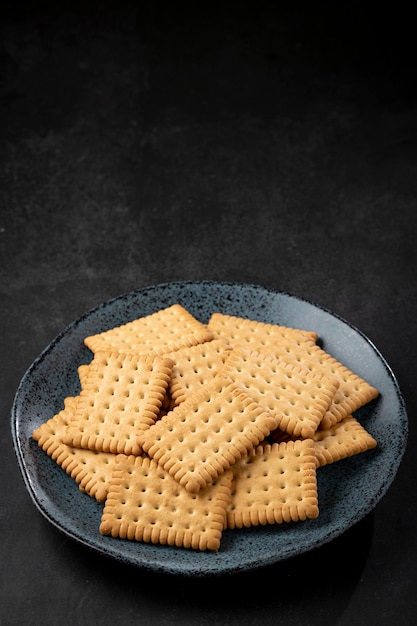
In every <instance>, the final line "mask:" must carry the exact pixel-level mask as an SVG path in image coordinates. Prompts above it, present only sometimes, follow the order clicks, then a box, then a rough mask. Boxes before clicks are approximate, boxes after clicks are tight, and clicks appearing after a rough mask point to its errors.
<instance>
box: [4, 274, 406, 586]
mask: <svg viewBox="0 0 417 626" xmlns="http://www.w3.org/2000/svg"><path fill="white" fill-rule="evenodd" d="M176 302H178V303H180V304H182V305H183V306H184V307H185V308H187V309H188V310H189V311H190V313H192V314H193V315H194V316H195V317H196V318H197V319H199V320H201V321H202V322H207V321H208V320H209V318H210V316H211V314H212V313H213V312H215V311H220V312H222V313H227V314H231V315H237V316H240V317H247V318H251V319H256V320H260V321H263V322H267V323H277V324H282V325H286V326H293V327H298V328H304V329H307V330H315V331H316V332H318V334H319V336H320V340H321V344H322V346H323V348H324V349H325V350H326V351H327V352H329V353H330V354H332V355H333V356H334V357H335V358H337V359H338V360H340V361H341V362H342V363H344V364H345V365H346V366H347V367H349V368H350V369H352V370H353V371H355V372H356V373H357V374H359V375H360V376H362V377H363V378H365V379H366V380H367V381H368V382H370V383H371V384H372V385H374V386H375V387H377V388H378V389H379V391H380V396H379V398H378V399H376V400H374V401H372V402H371V403H370V404H369V405H367V406H365V407H363V408H362V409H360V411H358V412H357V417H358V418H359V419H360V421H361V423H362V424H363V425H364V426H365V428H366V429H367V430H369V432H370V433H371V434H372V435H373V436H374V437H375V438H376V440H377V441H378V447H377V448H376V449H374V450H372V451H369V452H366V453H364V454H359V455H356V456H354V457H351V458H349V459H345V460H343V461H339V462H337V463H334V464H332V465H328V466H325V467H322V468H319V469H318V472H317V473H318V476H317V479H318V492H319V506H320V515H319V517H318V518H317V519H316V520H309V521H305V522H298V523H290V524H280V525H270V526H263V527H253V528H250V529H242V530H227V531H225V532H224V533H223V536H222V541H221V547H220V550H219V551H218V552H217V553H208V552H198V551H191V550H187V549H180V548H174V547H169V546H162V545H151V544H144V543H140V542H134V541H128V540H120V539H113V538H110V537H104V536H102V535H101V534H100V532H99V530H98V528H99V523H100V517H101V512H102V508H103V505H102V504H99V503H98V502H96V501H95V500H94V499H93V498H91V497H89V496H87V495H86V494H83V493H81V492H80V490H79V489H78V486H77V485H76V483H75V482H74V481H73V480H72V479H71V478H70V477H69V476H68V475H67V474H66V473H65V472H64V471H63V470H62V469H61V468H60V467H59V466H58V465H57V464H56V463H55V462H54V461H52V460H51V459H50V458H49V457H48V456H47V455H46V454H45V453H44V452H43V451H42V450H41V449H40V448H39V447H38V445H37V444H36V443H35V442H34V441H33V440H32V439H31V433H32V432H33V430H34V429H35V428H36V427H38V426H39V425H40V424H41V423H42V422H44V421H46V420H47V419H49V418H50V417H52V416H53V415H54V414H55V413H56V412H58V411H59V410H60V409H61V408H62V407H63V400H64V398H65V397H66V396H72V395H75V394H77V393H79V382H78V374H77V367H78V366H79V365H81V364H83V363H88V362H89V361H90V360H91V358H92V354H91V352H90V351H89V350H88V349H87V348H86V347H85V346H84V344H83V340H84V337H86V336H87V335H92V334H94V333H97V332H101V331H104V330H107V329H109V328H111V327H113V326H117V325H120V324H122V323H125V322H128V321H130V320H132V319H135V318H137V317H140V316H144V315H148V314H150V313H153V312H155V311H157V310H159V309H161V308H165V307H167V306H170V305H171V304H174V303H176ZM407 432H408V422H407V414H406V410H405V406H404V401H403V399H402V396H401V393H400V390H399V386H398V384H397V381H396V379H395V377H394V375H393V372H392V371H391V369H390V367H389V366H388V364H387V362H386V361H385V359H384V358H383V356H382V355H381V354H380V352H379V351H378V349H377V348H376V347H375V346H374V345H373V344H372V342H371V341H370V340H369V339H368V338H367V337H365V336H364V335H363V334H362V333H361V332H360V331H359V330H357V329H356V328H354V327H353V326H352V325H351V324H349V323H348V322H346V321H344V320H343V319H341V318H340V317H338V316H336V315H334V314H332V313H330V312H329V311H327V310H325V309H323V308H322V307H319V306H317V305H315V304H312V303H310V302H307V301H305V300H303V299H300V298H298V297H296V296H294V295H291V294H288V293H281V292H276V291H272V290H270V289H267V288H265V287H262V286H257V285H248V284H236V283H216V282H211V281H202V282H173V283H164V284H159V285H155V286H151V287H148V288H145V289H139V290H137V291H133V292H131V293H127V294H124V295H122V296H120V297H118V298H115V299H113V300H111V301H109V302H106V303H104V304H102V305H100V306H99V307H97V308H95V309H94V310H92V311H90V312H89V313H87V314H86V315H84V316H83V317H81V318H80V319H79V320H77V321H75V322H73V323H72V324H71V325H70V326H69V327H67V328H66V329H65V330H64V331H63V332H62V333H61V334H60V335H59V336H58V337H56V338H55V339H54V341H52V343H51V344H50V345H49V346H48V347H47V348H46V349H45V350H44V351H43V352H42V354H41V355H40V356H39V357H38V358H37V359H36V360H35V361H34V363H33V364H32V365H31V367H30V368H29V369H28V371H27V372H26V374H25V375H24V377H23V379H22V381H21V383H20V385H19V388H18V390H17V393H16V397H15V402H14V405H13V409H12V434H13V440H14V445H15V450H16V454H17V459H18V463H19V466H20V469H21V472H22V475H23V478H24V482H25V485H26V487H27V490H28V491H29V494H30V496H31V498H32V500H33V502H34V503H35V505H36V506H37V508H38V509H39V511H40V512H41V513H42V514H43V515H44V516H45V517H46V518H47V519H48V520H49V521H50V522H51V523H52V524H53V525H55V526H56V527H57V528H59V529H60V530H61V531H63V532H64V533H66V535H68V536H69V537H71V538H73V539H74V540H76V541H78V542H80V543H81V544H84V545H85V546H87V547H88V548H90V549H93V550H95V551H97V552H99V553H101V554H103V555H106V556H107V557H110V558H114V559H117V560H118V561H120V562H125V563H128V564H131V565H135V566H138V567H141V568H144V569H147V570H152V571H154V572H164V573H169V574H180V575H186V576H209V575H216V574H224V573H234V572H239V571H244V570H250V569H255V568H259V567H262V566H265V565H269V564H272V563H276V562H278V561H281V560H283V559H287V558H289V557H292V556H295V555H298V554H302V553H304V552H307V551H309V550H311V549H313V548H317V547H319V546H321V545H323V544H325V543H327V542H329V541H331V540H333V539H334V538H336V537H338V536H340V535H341V534H342V533H344V532H345V531H346V530H347V529H349V528H350V527H351V526H352V525H353V524H355V523H356V522H358V521H359V520H360V519H362V518H363V517H364V516H365V515H366V514H367V513H369V512H370V511H371V510H372V509H373V508H374V507H375V505H376V504H377V503H378V502H379V500H380V499H381V498H382V497H383V496H384V494H385V493H386V491H387V489H388V487H389V486H390V485H391V483H392V481H393V480H394V477H395V475H396V473H397V470H398V467H399V464H400V462H401V459H402V457H403V453H404V450H405V446H406V440H407Z"/></svg>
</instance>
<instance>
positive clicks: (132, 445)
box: [63, 351, 173, 454]
mask: <svg viewBox="0 0 417 626" xmlns="http://www.w3.org/2000/svg"><path fill="white" fill-rule="evenodd" d="M172 365H173V362H172V360H171V359H169V358H168V357H164V356H154V357H150V356H148V357H146V356H138V355H135V354H125V353H120V352H104V351H99V352H97V353H96V354H95V355H94V358H93V360H92V362H91V363H90V365H89V367H88V373H87V377H86V380H85V381H84V384H83V387H82V389H81V392H80V394H79V395H78V396H77V398H76V405H75V407H74V410H73V419H72V420H71V423H70V424H69V425H68V428H67V430H66V433H65V434H64V435H63V442H64V443H66V444H67V445H70V446H74V447H77V448H87V449H90V450H98V451H102V452H112V453H123V454H140V453H141V449H140V447H139V446H138V443H137V434H138V432H140V431H141V430H143V429H146V428H149V427H150V426H151V425H152V424H154V422H155V420H156V419H157V418H158V414H159V410H160V408H161V406H162V403H163V400H164V397H165V393H166V389H167V387H168V384H169V380H170V376H171V370H172Z"/></svg>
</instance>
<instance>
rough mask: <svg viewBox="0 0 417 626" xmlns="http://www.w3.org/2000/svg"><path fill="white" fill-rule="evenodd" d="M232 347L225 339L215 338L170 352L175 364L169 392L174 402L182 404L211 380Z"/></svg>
mask: <svg viewBox="0 0 417 626" xmlns="http://www.w3.org/2000/svg"><path fill="white" fill-rule="evenodd" d="M231 349H232V348H231V346H230V345H229V344H228V342H227V341H225V340H224V339H215V340H213V341H206V342H204V343H200V344H198V345H196V346H191V347H189V346H185V347H184V348H180V349H179V350H177V351H176V352H170V353H169V357H170V358H172V360H173V361H174V366H173V368H172V375H171V381H170V385H169V392H170V394H171V397H172V399H173V401H174V403H175V404H180V403H181V402H183V401H184V400H185V398H186V397H187V396H190V395H192V393H193V392H194V391H197V390H198V389H201V388H202V387H203V386H204V385H207V384H208V383H209V382H211V381H212V380H213V378H214V376H215V375H216V374H217V373H218V372H219V370H220V368H221V367H222V366H223V364H224V361H225V360H226V358H227V355H228V354H229V352H230V350H231Z"/></svg>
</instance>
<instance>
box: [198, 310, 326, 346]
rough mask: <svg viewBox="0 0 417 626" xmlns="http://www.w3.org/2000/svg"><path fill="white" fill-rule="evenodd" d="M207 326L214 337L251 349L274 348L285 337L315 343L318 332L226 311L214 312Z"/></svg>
mask: <svg viewBox="0 0 417 626" xmlns="http://www.w3.org/2000/svg"><path fill="white" fill-rule="evenodd" d="M207 327H208V329H209V330H211V332H212V333H213V335H214V337H216V338H220V337H223V338H224V339H227V341H228V342H229V343H230V345H232V346H235V345H241V344H243V345H246V347H249V348H251V349H255V350H260V349H261V348H272V349H274V347H275V345H276V344H277V343H278V344H279V343H281V342H282V341H283V340H284V339H288V338H292V339H293V340H295V341H300V342H301V343H302V344H304V342H307V343H308V344H310V343H315V342H316V341H317V339H318V334H317V333H316V332H315V331H308V330H303V329H298V328H290V327H287V326H281V325H280V324H267V323H265V322H259V321H257V320H252V319H246V318H243V317H237V316H234V315H226V314H224V313H213V314H212V316H211V318H210V320H209V323H208V324H207Z"/></svg>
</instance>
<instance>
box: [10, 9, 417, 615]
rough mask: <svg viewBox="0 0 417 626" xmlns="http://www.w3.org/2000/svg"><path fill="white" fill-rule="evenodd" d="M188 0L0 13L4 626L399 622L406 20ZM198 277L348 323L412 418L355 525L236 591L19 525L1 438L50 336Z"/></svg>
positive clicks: (410, 537) (413, 514)
mask: <svg viewBox="0 0 417 626" xmlns="http://www.w3.org/2000/svg"><path fill="white" fill-rule="evenodd" d="M197 4H199V3H195V5H194V6H193V7H192V8H185V6H184V4H182V3H180V4H178V3H172V4H170V5H169V6H168V7H166V6H165V5H164V3H159V2H127V1H126V0H119V1H118V2H112V1H110V0H107V1H105V2H98V1H96V2H94V1H92V0H90V1H88V0H87V1H85V2H80V1H78V0H73V1H72V2H68V3H67V2H61V3H52V2H29V1H26V2H23V1H17V2H3V3H1V7H0V81H1V82H0V298H1V306H0V315H1V346H0V358H1V376H0V403H1V410H0V418H1V420H2V428H1V453H0V463H1V478H2V480H1V482H2V495H1V498H0V502H1V503H0V528H1V531H0V537H1V546H2V547H1V559H0V572H1V573H0V576H1V578H0V581H1V582H0V597H1V602H0V622H1V624H2V626H3V624H4V626H6V625H14V624H23V623H24V624H34V625H35V624H40V623H42V624H45V625H47V624H51V625H52V624H56V623H61V624H73V623H74V624H77V626H82V625H84V624H91V623H92V622H93V621H97V622H100V623H101V624H111V623H119V622H120V623H121V622H122V621H123V623H125V624H134V623H141V624H198V625H200V624H201V625H205V624H211V625H214V624H222V625H223V624H238V623H239V624H251V625H253V626H255V625H256V624H263V625H266V624H275V623H281V622H284V621H285V623H286V624H287V625H288V626H291V625H292V624H301V623H302V624H304V625H308V624H321V625H324V624H332V625H333V624H340V625H342V624H343V625H345V624H346V625H349V626H350V625H351V624H370V623H372V624H375V626H377V625H379V624H381V625H390V624H393V623H395V622H396V621H397V620H399V621H400V623H402V624H411V623H412V617H413V616H414V615H415V614H416V611H417V602H416V597H417V594H416V591H417V588H416V580H415V574H414V569H415V567H414V566H415V560H416V557H417V540H416V533H415V523H416V519H417V507H416V503H415V498H414V495H415V491H416V478H415V477H416V472H417V461H416V456H415V455H414V453H413V448H414V446H415V444H416V433H415V427H414V424H413V417H414V412H415V409H416V394H415V378H414V373H413V372H414V370H415V367H414V360H415V346H416V341H415V337H416V332H417V324H416V308H417V307H416V304H417V293H416V292H417V282H416V280H415V270H416V252H415V238H416V233H417V217H416V216H417V211H416V197H417V108H416V104H417V101H416V96H417V91H416V74H415V60H416V50H415V45H414V39H415V35H414V33H413V32H412V29H413V22H412V18H411V15H409V14H408V13H407V11H404V10H403V9H401V7H400V6H399V5H398V4H396V5H392V6H391V5H390V6H389V8H388V9H384V8H382V7H381V6H378V8H377V9H375V8H372V9H371V8H368V9H367V8H366V5H365V8H364V6H359V5H358V6H357V7H355V6H354V5H353V4H352V3H350V4H348V3H336V4H333V5H332V6H330V7H329V6H326V8H325V9H324V8H321V7H320V6H317V5H315V4H313V3H311V4H310V5H309V8H307V9H306V8H300V5H298V4H297V3H295V5H294V6H292V5H289V4H288V3H282V6H281V3H279V2H278V3H269V4H268V3H263V2H256V3H249V4H248V5H245V6H244V5H243V4H242V5H241V4H240V3H235V4H234V3H227V2H226V3H224V4H223V5H221V4H219V5H216V4H212V3H205V4H203V6H202V7H201V6H199V7H198V9H197V6H196V5H197ZM194 279H195V280H199V279H211V280H226V281H238V282H251V283H260V284H263V285H265V286H267V287H270V288H273V289H278V290H282V291H289V292H292V293H294V294H297V295H299V296H302V297H304V298H307V299H310V300H312V301H314V302H317V303H318V304H321V305H323V306H325V307H327V308H329V309H331V310H333V311H334V312H336V313H338V314H339V315H341V316H342V317H344V318H346V319H347V320H349V321H350V322H351V323H353V324H354V325H356V326H357V327H359V328H360V329H361V330H362V331H363V332H364V333H365V334H367V335H368V336H369V337H370V338H371V340H372V341H373V342H374V343H375V344H376V345H377V347H378V348H379V349H380V350H381V352H382V353H383V354H384V356H385V357H386V359H387V360H388V362H389V363H390V365H391V366H392V368H393V370H394V372H395V374H396V375H397V377H398V380H399V383H400V387H401V389H402V391H403V393H404V397H405V399H406V402H407V408H408V412H409V415H410V418H411V419H410V438H409V448H408V451H407V452H406V455H405V458H404V461H403V464H402V466H401V468H400V471H399V474H398V476H397V479H396V480H395V481H394V484H393V485H392V487H391V489H390V490H389V492H388V494H387V495H386V497H385V498H384V499H383V501H382V502H381V503H380V504H379V505H378V507H377V509H376V510H375V512H373V513H372V514H370V515H369V516H368V517H367V518H366V519H365V520H363V521H362V522H360V523H359V524H358V525H357V526H356V527H355V528H353V529H352V530H351V531H349V532H348V533H347V534H346V535H345V536H343V537H341V538H340V539H337V540H336V541H334V542H333V543H332V544H330V545H328V546H326V547H324V548H322V549H320V550H318V551H317V552H314V553H311V554H310V555H305V556H303V557H301V558H297V559H295V560H293V561H291V562H288V563H286V564H281V565H279V566H276V567H272V568H267V569H266V570H264V571H261V572H257V573H256V574H249V575H244V576H239V577H238V578H237V579H236V580H237V586H236V587H233V588H232V586H231V584H232V580H226V581H221V580H220V581H219V580H212V581H204V582H201V581H200V582H199V581H192V580H188V581H183V580H172V579H165V578H163V577H162V578H160V577H154V576H151V575H149V574H146V575H144V574H143V573H141V572H136V571H131V570H129V569H124V568H123V567H120V566H117V565H115V564H113V563H109V562H107V561H102V560H101V559H99V558H98V557H97V556H95V555H92V554H90V553H89V552H86V551H85V550H84V549H82V548H81V547H80V546H77V545H74V544H73V543H72V542H70V541H69V540H67V539H65V538H64V537H63V536H61V534H60V533H58V532H57V531H55V530H54V529H53V528H52V527H51V526H50V525H48V524H47V522H46V521H45V520H43V519H42V518H41V516H40V515H39V514H38V512H37V511H36V510H35V509H34V507H33V505H32V503H31V501H30V499H29V497H28V495H27V493H26V492H25V489H24V485H23V482H22V480H21V477H20V475H19V472H18V467H17V464H16V461H15V458H14V453H13V449H12V443H11V436H10V428H9V415H10V407H11V405H12V402H13V397H14V393H15V391H16V388H17V386H18V383H19V380H20V378H21V377H22V375H23V374H24V372H25V370H26V369H27V367H28V366H29V365H30V363H31V362H32V360H33V359H34V358H35V357H36V356H37V355H38V354H39V353H40V352H41V350H42V349H43V348H44V347H45V346H46V345H47V344H48V343H49V341H51V340H52V339H53V338H54V337H55V335H56V334H57V333H58V332H59V331H61V330H62V329H63V328H64V327H65V326H66V325H67V324H68V323H70V322H71V321H72V320H73V319H75V318H78V317H79V316H81V315H82V314H83V313H85V312H86V311H88V310H90V309H91V308H93V307H95V306H96V305H98V304H99V303H100V302H102V301H104V300H107V299H109V298H112V297H114V296H117V295H119V294H121V293H124V292H126V291H129V290H132V289H136V288H139V287H142V286H147V285H150V284H154V283H159V282H165V281H171V280H194ZM255 584H256V585H260V586H259V587H258V588H257V591H255ZM58 615H59V619H58Z"/></svg>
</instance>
